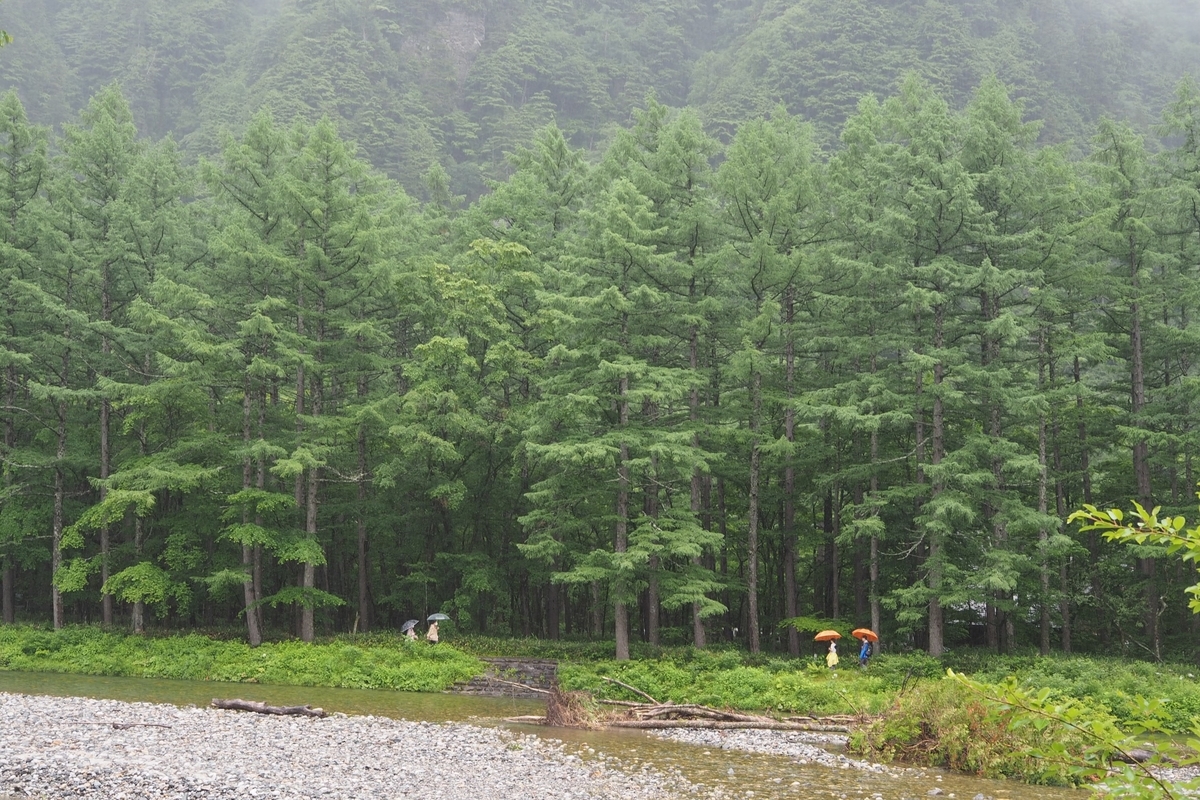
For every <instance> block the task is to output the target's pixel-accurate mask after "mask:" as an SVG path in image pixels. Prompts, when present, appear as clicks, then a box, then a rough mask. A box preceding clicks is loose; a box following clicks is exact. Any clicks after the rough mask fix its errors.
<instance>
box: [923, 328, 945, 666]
mask: <svg viewBox="0 0 1200 800" xmlns="http://www.w3.org/2000/svg"><path fill="white" fill-rule="evenodd" d="M945 313H946V309H945V306H942V305H939V306H937V308H936V309H935V310H934V327H933V346H934V348H935V349H936V350H937V351H938V358H937V361H936V362H934V365H933V385H934V395H933V430H932V439H933V441H932V444H933V452H932V454H931V456H930V464H932V465H933V466H935V467H936V466H938V465H939V464H941V463H942V457H943V455H944V447H945V433H946V431H945V421H944V417H945V411H944V409H943V405H942V402H943V401H942V392H941V388H942V382H943V381H944V380H945V377H946V365H945V362H943V361H942V357H941V349H942V347H943V345H944V344H945V342H944V331H943V324H944V320H945ZM943 488H944V481H943V479H942V476H941V472H940V471H939V472H937V473H935V477H934V479H933V487H932V489H933V497H934V498H935V499H936V498H937V497H938V496H939V495H940V494H941V493H942V490H943ZM926 564H927V565H928V574H929V592H930V598H929V655H931V656H934V657H935V658H936V657H938V656H941V655H942V653H943V652H944V649H945V648H944V645H943V641H944V633H945V631H944V622H943V619H942V599H941V592H942V574H943V570H942V533H941V531H940V530H939V529H938V526H937V524H935V525H934V526H933V527H932V528H931V529H930V531H929V557H928V559H927V561H926Z"/></svg>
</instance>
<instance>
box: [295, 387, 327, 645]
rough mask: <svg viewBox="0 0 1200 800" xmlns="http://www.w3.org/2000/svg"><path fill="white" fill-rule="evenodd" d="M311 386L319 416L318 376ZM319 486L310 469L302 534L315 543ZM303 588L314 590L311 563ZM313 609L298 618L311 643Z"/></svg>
mask: <svg viewBox="0 0 1200 800" xmlns="http://www.w3.org/2000/svg"><path fill="white" fill-rule="evenodd" d="M311 384H312V415H313V416H314V417H318V416H320V415H321V402H322V396H321V394H322V381H321V378H320V376H314V377H313V378H312V380H311ZM320 485H321V468H320V467H317V466H313V467H310V468H309V470H308V498H307V500H308V502H307V504H306V506H305V515H304V532H305V533H306V534H308V536H309V538H310V539H311V540H312V541H314V542H315V541H317V494H318V491H319V489H320ZM304 588H305V590H312V589H315V588H316V565H315V564H314V563H312V562H311V561H306V562H305V563H304ZM314 612H315V609H314V607H313V604H312V603H311V602H306V603H305V604H304V606H303V610H302V611H301V616H300V640H301V641H304V642H311V641H312V640H313V638H314V636H315V631H314V625H313V617H314Z"/></svg>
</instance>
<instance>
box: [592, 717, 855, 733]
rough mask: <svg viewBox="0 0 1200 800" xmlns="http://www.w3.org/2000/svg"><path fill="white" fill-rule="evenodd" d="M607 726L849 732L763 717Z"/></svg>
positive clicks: (840, 727) (613, 724) (622, 722)
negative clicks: (729, 720) (744, 720)
mask: <svg viewBox="0 0 1200 800" xmlns="http://www.w3.org/2000/svg"><path fill="white" fill-rule="evenodd" d="M606 726H607V727H609V728H640V729H642V730H659V729H665V728H709V729H713V730H718V731H734V730H764V731H805V732H808V733H849V732H850V729H849V728H848V727H846V726H845V725H807V724H805V723H803V722H776V721H774V720H768V719H763V720H761V721H758V722H724V721H721V720H715V719H630V720H615V721H613V722H608V723H606Z"/></svg>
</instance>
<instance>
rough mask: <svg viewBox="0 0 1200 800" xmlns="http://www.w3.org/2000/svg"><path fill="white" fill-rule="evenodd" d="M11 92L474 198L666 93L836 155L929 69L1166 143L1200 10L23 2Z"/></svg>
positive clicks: (31, 103)
mask: <svg viewBox="0 0 1200 800" xmlns="http://www.w3.org/2000/svg"><path fill="white" fill-rule="evenodd" d="M2 13H3V19H4V20H5V24H6V25H7V26H8V29H9V32H10V33H11V34H13V35H14V37H15V41H14V43H13V44H12V45H10V47H9V48H8V49H7V50H6V52H5V57H4V59H3V60H2V61H0V88H7V87H11V88H14V89H16V90H17V92H18V94H19V96H20V97H21V100H22V102H23V103H24V105H25V108H26V110H27V112H28V113H29V114H30V117H31V119H32V120H33V121H34V122H37V123H40V124H53V125H58V124H61V123H63V122H67V121H70V120H72V119H75V118H76V116H77V114H78V113H79V110H80V109H82V108H83V106H84V104H85V103H86V102H87V100H88V98H90V97H91V96H92V95H93V94H95V93H96V92H97V91H99V90H100V89H101V88H103V87H104V86H106V85H109V84H110V83H114V82H115V83H117V84H118V85H120V86H121V88H122V91H123V92H124V93H125V95H126V97H127V98H128V99H129V102H130V105H131V107H132V109H133V112H134V119H135V121H136V122H137V125H138V130H139V132H140V134H141V135H143V136H148V137H151V138H160V137H162V136H165V135H167V134H168V133H169V134H171V135H172V136H173V137H174V138H175V140H176V141H177V142H178V143H179V144H180V145H181V147H182V148H183V150H184V152H185V153H188V154H190V155H197V154H211V153H213V152H214V151H215V150H216V148H217V147H218V143H219V140H220V136H221V133H222V132H223V131H231V132H234V133H238V132H240V131H241V130H242V129H244V127H245V125H246V124H247V122H248V121H249V119H250V116H251V115H252V114H253V113H254V112H255V111H257V110H259V109H269V110H270V111H271V112H272V113H273V114H274V116H275V119H276V120H277V121H279V122H281V123H283V124H288V123H290V122H291V121H292V120H294V119H303V120H306V121H308V122H315V121H316V120H317V119H319V118H320V117H321V116H322V115H328V116H329V117H330V118H331V119H333V120H334V121H335V122H336V124H337V125H338V129H339V131H340V132H341V133H342V135H344V136H346V137H347V138H349V139H352V140H353V141H355V142H356V143H357V144H358V146H359V147H360V149H361V151H362V152H363V153H364V154H365V155H366V156H367V158H368V159H369V160H370V161H371V163H372V164H374V165H375V166H376V167H377V168H379V169H381V170H383V171H384V172H386V173H387V174H388V175H390V176H391V177H393V178H395V179H397V180H400V181H401V182H402V183H403V184H404V186H405V188H406V189H408V190H409V191H410V192H414V193H418V194H419V193H421V192H422V189H421V186H422V182H421V178H420V176H421V175H422V174H423V173H424V172H425V171H426V170H427V169H428V168H429V166H430V165H431V164H432V163H433V162H435V161H436V162H438V163H440V164H441V165H442V166H443V167H444V168H445V169H446V170H447V171H448V173H449V174H450V176H451V180H452V186H453V189H454V191H456V192H457V193H460V194H466V195H468V196H475V195H477V194H478V193H479V192H481V191H483V189H484V185H485V184H484V182H485V180H486V179H488V178H493V177H502V176H503V175H504V174H505V172H506V169H507V167H506V165H505V154H506V153H509V152H511V151H512V150H513V149H514V148H516V147H519V146H522V145H525V144H528V142H529V141H530V139H531V137H532V135H533V133H534V132H535V131H536V130H538V129H539V128H541V127H542V126H544V125H546V124H547V123H549V122H550V121H552V120H553V121H554V122H556V123H557V124H558V126H559V127H560V128H562V129H563V130H564V131H565V132H566V133H567V134H568V136H569V139H570V141H571V143H572V144H573V145H575V146H577V147H582V148H585V149H586V150H589V151H592V152H598V151H600V150H602V149H603V147H604V146H605V144H606V143H607V142H608V141H610V139H611V137H612V133H613V131H614V129H615V128H616V127H627V126H628V125H629V124H630V122H631V112H632V110H633V109H634V108H637V107H639V106H640V105H641V104H642V102H643V100H644V99H645V97H646V96H647V93H649V92H654V94H655V95H656V97H657V99H658V100H659V101H661V102H663V103H665V104H667V105H668V106H672V107H682V106H685V105H687V106H691V107H693V108H695V109H696V110H697V111H698V113H699V114H700V116H701V118H702V120H703V121H704V123H705V126H706V128H707V129H708V130H709V131H710V132H713V133H716V134H718V135H719V136H722V137H728V136H729V135H730V134H732V132H733V131H734V130H735V129H736V127H737V124H738V123H739V122H740V121H741V120H744V119H748V118H750V117H752V116H754V115H757V114H762V113H765V112H767V111H769V110H770V109H771V108H773V107H774V106H775V105H776V103H779V102H783V103H784V104H785V105H786V106H787V108H788V110H789V111H791V112H792V113H794V114H798V115H800V116H801V117H803V118H805V119H807V120H809V121H811V122H813V123H814V124H815V125H816V127H817V131H818V133H819V134H820V136H821V137H822V138H825V139H827V140H832V139H833V138H834V137H836V135H837V133H838V130H839V128H840V125H841V123H842V121H843V120H844V119H845V118H846V116H848V115H849V114H850V113H851V112H852V111H853V110H854V107H855V105H856V103H857V102H858V99H859V98H860V97H861V96H862V95H864V94H866V93H875V94H877V95H879V96H881V97H882V96H885V95H887V94H890V93H891V92H893V91H895V89H896V88H897V87H898V85H899V82H900V80H901V79H902V77H903V76H904V74H906V73H907V72H908V71H916V72H917V73H918V74H920V75H922V76H923V77H924V78H926V79H927V80H929V81H930V82H931V84H932V85H934V86H935V87H936V88H937V89H938V90H939V91H941V92H944V93H945V94H946V95H947V96H948V97H949V98H950V99H951V101H952V102H953V103H954V104H955V105H958V106H961V105H962V104H963V103H965V101H966V99H967V97H968V95H969V93H970V92H971V91H972V90H973V89H974V88H975V87H976V86H977V85H978V84H979V82H980V81H981V80H982V79H983V78H984V77H985V76H987V75H989V74H995V75H996V76H997V77H999V78H1000V79H1001V80H1002V81H1004V83H1005V84H1006V85H1007V86H1008V87H1009V88H1010V89H1011V91H1012V92H1013V94H1014V96H1015V97H1017V98H1020V99H1023V100H1024V101H1025V106H1026V111H1027V113H1028V114H1029V116H1030V117H1031V118H1033V119H1038V120H1042V121H1043V130H1042V140H1043V141H1044V142H1058V141H1064V140H1068V139H1081V140H1082V139H1086V138H1087V137H1088V136H1090V134H1091V126H1092V125H1094V123H1095V122H1096V121H1097V119H1098V118H1099V117H1100V116H1102V115H1108V116H1112V117H1114V118H1118V119H1123V120H1127V121H1129V122H1131V123H1132V124H1134V125H1135V126H1136V127H1138V128H1139V129H1142V130H1148V129H1149V127H1150V126H1151V125H1152V124H1153V123H1154V121H1156V120H1157V118H1158V114H1159V112H1160V111H1161V109H1162V107H1163V105H1164V104H1165V103H1166V101H1167V99H1168V98H1169V96H1170V92H1171V90H1172V88H1173V87H1174V84H1175V82H1176V81H1177V80H1178V79H1179V78H1180V77H1181V76H1182V75H1184V74H1194V73H1195V72H1196V71H1197V69H1200V10H1198V9H1197V7H1196V4H1194V3H1191V2H1188V0H1103V1H1102V2H1097V0H839V2H835V3H830V2H821V1H820V0H572V1H567V0H555V1H554V2H531V1H530V0H466V1H465V2H449V0H396V1H395V2H366V1H365V0H322V1H321V2H316V1H312V2H281V1H279V0H251V2H232V0H179V1H178V2H166V1H165V0H138V2H117V1H116V0H79V1H78V2H55V0H7V2H6V3H5V4H4V6H3V11H2Z"/></svg>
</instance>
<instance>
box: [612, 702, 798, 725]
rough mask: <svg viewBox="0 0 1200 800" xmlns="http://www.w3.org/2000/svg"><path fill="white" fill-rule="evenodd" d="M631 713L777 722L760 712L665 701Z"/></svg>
mask: <svg viewBox="0 0 1200 800" xmlns="http://www.w3.org/2000/svg"><path fill="white" fill-rule="evenodd" d="M629 713H630V714H632V715H633V716H635V717H637V718H638V719H659V718H662V717H667V718H674V719H679V718H681V717H686V718H688V719H711V720H717V721H719V722H775V721H776V720H773V719H771V718H770V717H764V716H761V715H759V714H738V713H736V712H733V711H722V710H720V709H717V708H710V707H708V706H701V705H697V704H695V703H679V704H676V703H663V704H662V705H656V706H645V705H643V706H638V707H636V708H631V709H630V710H629Z"/></svg>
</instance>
